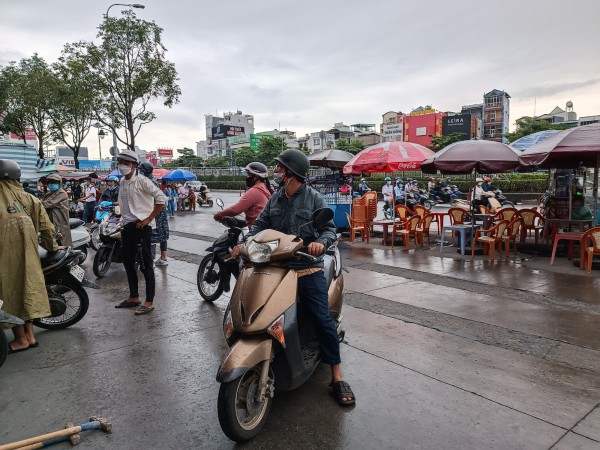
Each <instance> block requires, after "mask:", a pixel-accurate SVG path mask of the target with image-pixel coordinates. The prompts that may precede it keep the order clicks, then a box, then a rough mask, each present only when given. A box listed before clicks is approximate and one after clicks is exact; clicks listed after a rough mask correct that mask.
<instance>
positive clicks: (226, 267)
mask: <svg viewBox="0 0 600 450" xmlns="http://www.w3.org/2000/svg"><path fill="white" fill-rule="evenodd" d="M216 202H217V205H218V206H220V207H221V209H223V205H224V204H223V200H221V199H220V198H218V199H217V200H216ZM221 223H222V224H223V225H225V226H226V227H227V228H228V229H227V230H226V231H225V232H224V233H223V234H222V235H221V236H219V237H218V238H217V240H216V241H215V242H213V244H212V245H211V246H210V247H208V248H207V249H206V250H207V251H208V252H210V253H208V254H207V255H206V256H205V257H204V258H202V261H201V262H200V267H198V275H197V276H196V283H197V285H198V292H200V296H201V297H202V298H203V299H204V300H206V301H207V302H214V301H215V300H216V299H218V298H219V297H220V296H221V294H222V293H223V292H229V291H230V290H231V283H230V282H231V275H233V276H235V278H236V279H237V277H238V275H239V262H238V261H237V260H235V259H232V258H231V255H230V253H231V250H232V249H233V247H235V246H236V245H237V244H238V243H239V242H241V239H243V238H244V232H243V228H245V227H246V221H244V220H241V219H237V218H235V217H224V218H223V219H222V220H221Z"/></svg>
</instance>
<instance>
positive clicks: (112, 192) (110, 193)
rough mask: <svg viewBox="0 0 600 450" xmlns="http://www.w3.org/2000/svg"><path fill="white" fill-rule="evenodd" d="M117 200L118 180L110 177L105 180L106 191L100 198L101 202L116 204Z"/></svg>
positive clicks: (112, 176)
mask: <svg viewBox="0 0 600 450" xmlns="http://www.w3.org/2000/svg"><path fill="white" fill-rule="evenodd" d="M118 198H119V179H118V178H117V177H116V176H114V175H111V176H110V177H108V178H107V179H106V189H104V192H103V193H102V196H101V197H100V201H101V202H111V203H117V200H118Z"/></svg>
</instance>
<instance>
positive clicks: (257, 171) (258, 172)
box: [245, 161, 269, 179]
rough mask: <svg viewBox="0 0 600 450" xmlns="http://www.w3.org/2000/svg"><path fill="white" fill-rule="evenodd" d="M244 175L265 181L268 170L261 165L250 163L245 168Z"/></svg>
mask: <svg viewBox="0 0 600 450" xmlns="http://www.w3.org/2000/svg"><path fill="white" fill-rule="evenodd" d="M245 170H246V173H247V174H249V175H254V176H255V177H258V178H262V179H266V178H268V177H269V169H267V166H265V165H264V164H263V163H260V162H256V161H255V162H251V163H250V164H248V165H247V166H246V167H245Z"/></svg>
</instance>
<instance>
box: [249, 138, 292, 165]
mask: <svg viewBox="0 0 600 450" xmlns="http://www.w3.org/2000/svg"><path fill="white" fill-rule="evenodd" d="M287 148H288V147H287V144H286V143H285V138H283V137H280V136H267V137H264V138H262V139H261V140H260V142H259V143H258V152H257V153H256V159H255V160H254V161H259V162H261V163H263V164H264V165H266V166H267V167H269V166H272V165H273V164H274V163H275V158H277V157H278V156H279V155H280V154H281V152H283V151H284V150H287Z"/></svg>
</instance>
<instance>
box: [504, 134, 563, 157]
mask: <svg viewBox="0 0 600 450" xmlns="http://www.w3.org/2000/svg"><path fill="white" fill-rule="evenodd" d="M556 133H560V130H544V131H538V132H537V133H531V134H528V135H527V136H523V137H522V138H519V139H517V140H516V141H515V142H511V143H510V144H509V147H512V148H514V149H515V150H519V151H520V152H523V151H525V150H527V149H528V148H529V147H531V146H532V145H534V144H537V143H538V142H542V141H543V140H545V139H548V138H549V137H550V136H553V135H555V134H556Z"/></svg>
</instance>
